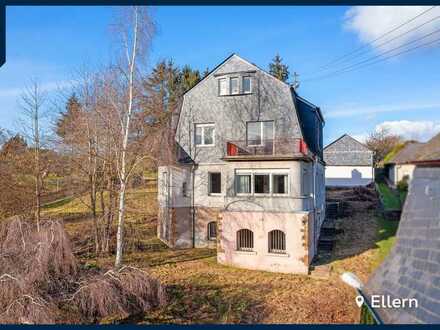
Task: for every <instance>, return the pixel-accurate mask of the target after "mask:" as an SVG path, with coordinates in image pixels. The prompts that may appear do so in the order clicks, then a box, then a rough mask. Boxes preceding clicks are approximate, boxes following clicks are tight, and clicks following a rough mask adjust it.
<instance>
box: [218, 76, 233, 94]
mask: <svg viewBox="0 0 440 330" xmlns="http://www.w3.org/2000/svg"><path fill="white" fill-rule="evenodd" d="M228 80H229V79H228V78H226V77H223V78H219V79H218V95H219V96H227V95H229V92H230V87H229V84H228ZM222 81H224V82H225V84H226V86H225V93H224V94H222V88H221V82H222Z"/></svg>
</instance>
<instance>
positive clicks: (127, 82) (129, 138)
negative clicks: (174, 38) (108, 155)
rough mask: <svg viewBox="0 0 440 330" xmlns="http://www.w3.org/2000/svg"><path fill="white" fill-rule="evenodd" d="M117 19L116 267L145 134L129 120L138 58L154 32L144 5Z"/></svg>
mask: <svg viewBox="0 0 440 330" xmlns="http://www.w3.org/2000/svg"><path fill="white" fill-rule="evenodd" d="M121 18H122V19H121V21H120V23H119V24H118V25H117V28H118V30H117V35H118V36H119V37H120V41H121V46H122V47H121V50H122V54H123V56H122V58H121V59H120V61H119V62H118V66H117V70H116V72H115V74H117V76H116V81H115V83H116V84H117V85H116V86H117V89H116V90H115V89H112V93H111V95H110V99H111V104H112V105H113V108H114V109H115V110H116V112H117V114H118V117H119V124H120V130H118V132H116V133H117V135H116V137H117V139H116V140H115V141H116V147H117V173H118V177H119V191H118V192H119V205H118V224H117V234H116V259H115V267H116V268H120V267H121V266H122V261H123V248H124V240H125V238H124V223H125V211H126V205H125V204H126V203H125V202H126V191H127V184H128V180H129V178H130V174H131V173H132V171H133V169H134V168H135V166H136V165H137V163H138V162H139V161H140V159H139V157H138V156H139V155H138V154H137V151H138V150H139V149H137V148H136V147H137V146H139V145H140V143H136V140H137V139H139V138H140V137H142V136H143V135H144V134H145V132H144V131H142V129H141V128H140V130H138V129H136V128H135V127H134V123H133V122H132V120H133V119H134V118H135V116H136V113H137V112H138V111H139V108H138V106H137V101H138V96H139V90H138V88H139V87H140V86H139V84H140V79H139V78H140V77H141V70H142V64H141V63H140V60H141V59H142V57H143V56H144V55H146V52H147V50H148V47H149V46H150V42H151V38H152V34H153V31H154V26H153V24H152V21H151V19H150V17H149V14H148V12H147V10H146V8H145V7H137V6H135V7H130V8H127V10H126V12H125V15H124V16H123V17H121ZM131 144H132V145H133V146H131ZM129 158H131V159H129Z"/></svg>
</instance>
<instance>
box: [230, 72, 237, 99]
mask: <svg viewBox="0 0 440 330" xmlns="http://www.w3.org/2000/svg"><path fill="white" fill-rule="evenodd" d="M233 79H235V80H237V92H236V93H233V92H232V80H233ZM239 94H240V77H238V76H233V77H229V95H239Z"/></svg>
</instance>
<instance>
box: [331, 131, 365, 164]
mask: <svg viewBox="0 0 440 330" xmlns="http://www.w3.org/2000/svg"><path fill="white" fill-rule="evenodd" d="M324 161H325V163H326V164H327V165H332V166H357V165H359V166H373V152H372V151H371V150H369V149H368V148H367V147H365V146H364V145H363V144H361V143H360V142H358V141H356V140H355V139H353V138H352V137H351V136H349V135H344V136H342V137H341V138H339V139H338V140H336V141H335V142H333V143H331V144H330V145H328V146H327V147H325V149H324Z"/></svg>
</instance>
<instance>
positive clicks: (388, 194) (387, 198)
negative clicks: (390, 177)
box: [377, 182, 402, 210]
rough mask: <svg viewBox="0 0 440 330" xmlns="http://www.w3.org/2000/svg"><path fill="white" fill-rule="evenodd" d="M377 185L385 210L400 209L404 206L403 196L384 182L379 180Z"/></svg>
mask: <svg viewBox="0 0 440 330" xmlns="http://www.w3.org/2000/svg"><path fill="white" fill-rule="evenodd" d="M377 186H378V190H379V194H380V199H381V200H382V203H383V206H384V208H385V210H400V209H401V207H402V203H401V197H400V196H398V195H397V194H396V193H395V192H394V191H393V190H391V188H390V187H388V185H387V184H386V183H384V182H379V183H378V184H377Z"/></svg>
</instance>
